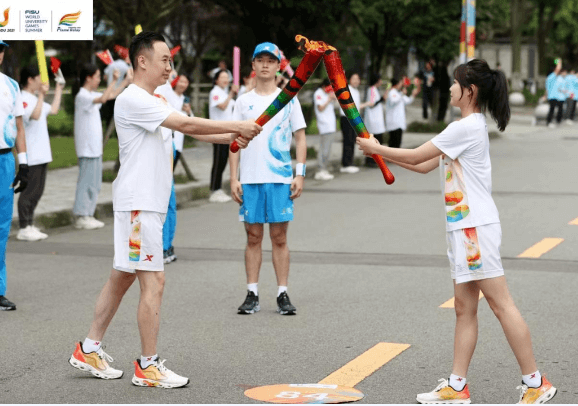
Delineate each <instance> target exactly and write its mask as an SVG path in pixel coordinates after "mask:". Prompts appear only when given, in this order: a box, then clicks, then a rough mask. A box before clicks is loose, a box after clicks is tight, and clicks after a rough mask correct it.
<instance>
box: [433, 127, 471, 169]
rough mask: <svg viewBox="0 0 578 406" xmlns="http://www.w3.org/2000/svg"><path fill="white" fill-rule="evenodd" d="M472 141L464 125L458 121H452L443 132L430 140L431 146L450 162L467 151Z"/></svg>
mask: <svg viewBox="0 0 578 406" xmlns="http://www.w3.org/2000/svg"><path fill="white" fill-rule="evenodd" d="M473 141H474V140H472V139H471V137H470V136H469V134H468V131H467V130H466V128H465V127H464V125H463V124H461V123H460V122H459V121H454V122H453V123H451V124H450V125H448V126H447V127H446V129H445V130H443V131H442V132H441V133H440V134H438V135H436V136H435V137H434V138H433V139H432V140H431V142H432V144H434V145H435V146H436V147H437V148H439V150H440V151H442V152H443V153H444V154H446V155H447V156H448V157H450V158H451V159H452V160H454V159H456V158H457V157H459V156H460V155H461V154H462V153H463V152H464V151H465V150H466V149H468V147H469V146H470V145H472V142H473Z"/></svg>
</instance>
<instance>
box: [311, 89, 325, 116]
mask: <svg viewBox="0 0 578 406" xmlns="http://www.w3.org/2000/svg"><path fill="white" fill-rule="evenodd" d="M320 90H321V89H317V90H316V91H315V94H313V98H314V101H313V102H314V103H315V112H318V111H319V109H318V108H317V106H321V105H322V104H324V100H323V96H322V95H321V91H320Z"/></svg>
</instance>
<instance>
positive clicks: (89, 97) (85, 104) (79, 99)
mask: <svg viewBox="0 0 578 406" xmlns="http://www.w3.org/2000/svg"><path fill="white" fill-rule="evenodd" d="M100 96H102V93H99V92H90V93H88V92H79V93H78V94H77V95H76V100H75V102H74V105H75V107H77V108H79V109H81V110H83V111H86V112H88V111H90V109H91V108H92V106H93V105H97V106H98V107H99V108H100V106H101V105H102V103H94V99H98V98H99V97H100Z"/></svg>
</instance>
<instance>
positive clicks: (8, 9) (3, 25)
mask: <svg viewBox="0 0 578 406" xmlns="http://www.w3.org/2000/svg"><path fill="white" fill-rule="evenodd" d="M9 17H10V7H8V8H7V9H6V10H4V21H2V22H1V23H0V27H6V26H7V25H8V23H9V22H10V21H9V20H10V18H9Z"/></svg>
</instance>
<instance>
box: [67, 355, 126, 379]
mask: <svg viewBox="0 0 578 406" xmlns="http://www.w3.org/2000/svg"><path fill="white" fill-rule="evenodd" d="M68 363H69V364H70V365H72V366H73V367H74V368H76V369H80V370H81V371H85V372H90V373H91V374H92V375H94V376H96V377H97V378H100V379H119V378H122V376H123V375H124V372H122V371H121V373H120V375H119V376H109V375H105V374H103V373H102V372H101V371H99V370H98V369H96V368H94V367H92V366H90V365H88V364H87V363H85V362H82V361H79V360H77V359H76V358H74V357H73V356H72V357H70V359H69V360H68Z"/></svg>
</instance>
